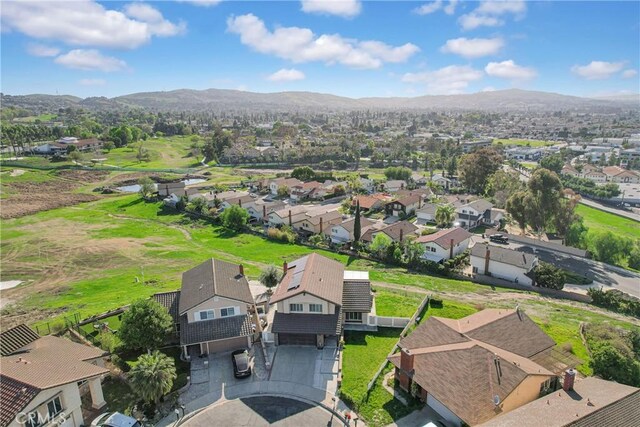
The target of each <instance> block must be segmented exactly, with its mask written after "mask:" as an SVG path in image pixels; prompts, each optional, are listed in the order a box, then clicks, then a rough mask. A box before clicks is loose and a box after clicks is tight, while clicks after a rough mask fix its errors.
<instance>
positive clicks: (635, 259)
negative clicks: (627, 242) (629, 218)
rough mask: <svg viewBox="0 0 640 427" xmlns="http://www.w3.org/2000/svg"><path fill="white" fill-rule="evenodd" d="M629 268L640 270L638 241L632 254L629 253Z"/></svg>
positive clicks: (639, 243)
mask: <svg viewBox="0 0 640 427" xmlns="http://www.w3.org/2000/svg"><path fill="white" fill-rule="evenodd" d="M628 264H629V267H631V268H633V269H635V270H640V242H639V241H637V240H636V242H635V244H634V245H633V248H632V249H631V252H629V259H628Z"/></svg>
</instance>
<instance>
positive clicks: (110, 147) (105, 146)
mask: <svg viewBox="0 0 640 427" xmlns="http://www.w3.org/2000/svg"><path fill="white" fill-rule="evenodd" d="M114 148H116V145H115V144H114V143H113V141H105V142H104V144H102V149H103V150H104V151H106V152H109V151H111V150H113V149H114Z"/></svg>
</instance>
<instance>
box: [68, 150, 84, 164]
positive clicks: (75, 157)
mask: <svg viewBox="0 0 640 427" xmlns="http://www.w3.org/2000/svg"><path fill="white" fill-rule="evenodd" d="M73 148H75V147H73ZM69 158H70V159H71V160H72V161H74V162H75V163H78V162H79V161H81V160H82V153H81V152H80V151H78V150H73V151H71V152H70V153H69Z"/></svg>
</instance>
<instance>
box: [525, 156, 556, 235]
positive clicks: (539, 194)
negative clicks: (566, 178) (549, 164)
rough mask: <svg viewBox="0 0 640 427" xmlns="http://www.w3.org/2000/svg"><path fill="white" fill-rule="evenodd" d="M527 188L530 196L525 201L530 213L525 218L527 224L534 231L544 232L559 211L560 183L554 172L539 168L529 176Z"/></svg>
mask: <svg viewBox="0 0 640 427" xmlns="http://www.w3.org/2000/svg"><path fill="white" fill-rule="evenodd" d="M527 187H528V191H529V194H530V195H531V197H530V198H528V199H527V206H528V207H529V208H530V211H531V213H532V215H529V217H528V218H527V223H528V224H529V225H530V226H531V227H532V228H533V229H534V230H536V231H538V232H544V230H545V229H546V227H547V226H548V225H549V223H550V220H551V219H552V218H553V217H555V216H556V215H557V213H558V211H559V209H560V199H561V198H562V197H563V193H562V190H563V186H562V182H560V178H559V177H558V175H557V174H556V173H555V172H551V171H550V170H548V169H544V168H540V169H537V170H536V171H535V172H534V173H533V175H531V178H530V179H529V182H528V183H527Z"/></svg>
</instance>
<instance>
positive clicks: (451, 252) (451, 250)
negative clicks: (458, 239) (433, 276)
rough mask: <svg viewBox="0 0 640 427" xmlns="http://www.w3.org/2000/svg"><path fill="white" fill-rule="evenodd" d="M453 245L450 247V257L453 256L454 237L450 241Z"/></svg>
mask: <svg viewBox="0 0 640 427" xmlns="http://www.w3.org/2000/svg"><path fill="white" fill-rule="evenodd" d="M449 244H450V245H451V247H450V248H449V258H453V239H451V240H450V241H449Z"/></svg>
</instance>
